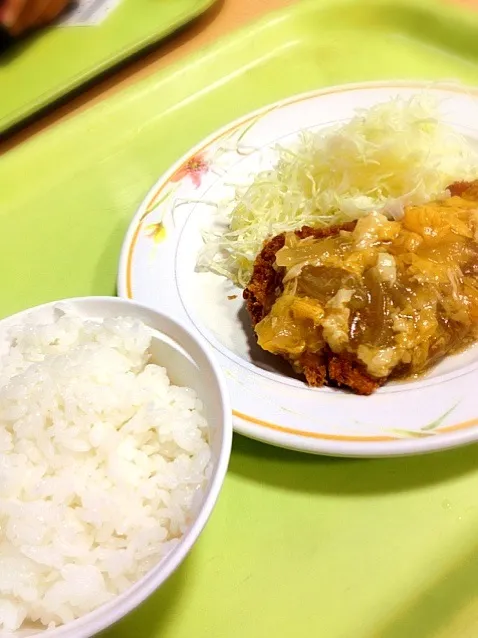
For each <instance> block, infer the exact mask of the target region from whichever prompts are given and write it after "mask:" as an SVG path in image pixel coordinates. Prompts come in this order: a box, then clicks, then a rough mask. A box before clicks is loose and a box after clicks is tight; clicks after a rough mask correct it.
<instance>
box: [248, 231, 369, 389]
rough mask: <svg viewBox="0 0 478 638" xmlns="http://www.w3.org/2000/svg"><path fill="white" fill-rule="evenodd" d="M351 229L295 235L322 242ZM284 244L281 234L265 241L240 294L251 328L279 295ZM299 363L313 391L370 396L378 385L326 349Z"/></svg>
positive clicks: (305, 356)
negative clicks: (321, 389)
mask: <svg viewBox="0 0 478 638" xmlns="http://www.w3.org/2000/svg"><path fill="white" fill-rule="evenodd" d="M354 228H355V222H349V223H347V224H342V225H341V226H331V227H330V228H312V227H310V226H303V227H302V228H301V229H300V230H297V231H295V234H296V235H297V237H299V238H300V239H306V238H307V237H313V238H314V239H323V238H325V237H330V236H333V235H338V234H339V233H340V232H341V231H349V232H350V231H352V230H353V229H354ZM284 243H285V234H284V233H282V234H280V235H276V236H275V237H273V238H272V239H270V240H268V241H266V242H265V244H264V247H263V248H262V250H261V252H260V253H259V255H258V256H257V258H256V261H255V263H254V270H253V273H252V278H251V281H250V282H249V285H248V286H247V288H246V289H245V290H244V293H243V297H244V299H245V301H246V307H247V310H248V312H249V315H250V317H251V321H252V325H253V326H255V325H256V324H258V323H259V321H262V319H264V317H265V316H266V315H267V314H269V312H270V310H271V308H272V306H273V304H274V302H275V301H276V299H277V298H278V297H279V296H280V294H281V293H282V290H283V285H282V279H283V276H284V272H283V269H280V268H279V269H277V268H275V266H274V263H275V258H276V253H277V252H278V251H279V250H280V249H281V248H283V246H284ZM284 358H285V359H287V357H284ZM298 363H299V366H300V368H301V372H302V373H303V375H304V376H305V379H306V381H307V383H308V384H309V385H310V386H313V387H321V386H323V385H334V386H341V387H347V388H350V389H351V390H352V391H353V392H355V393H356V394H372V392H374V390H376V389H377V388H378V387H379V386H380V384H381V382H380V381H379V380H377V379H374V378H373V377H371V376H370V375H368V374H367V373H366V372H365V370H364V369H363V367H362V366H361V365H360V364H359V363H357V362H354V361H353V360H352V359H350V358H348V357H343V356H341V355H337V354H334V353H333V352H332V351H331V350H329V349H326V350H324V351H322V352H320V353H315V352H308V351H306V352H304V353H303V354H302V355H301V357H300V359H299V361H298Z"/></svg>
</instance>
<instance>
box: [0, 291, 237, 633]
mask: <svg viewBox="0 0 478 638" xmlns="http://www.w3.org/2000/svg"><path fill="white" fill-rule="evenodd" d="M94 302H99V303H101V302H105V303H109V304H112V305H116V306H118V308H127V307H128V306H129V307H130V308H132V310H133V314H132V316H134V308H137V309H139V310H142V311H145V312H146V313H150V314H152V315H153V316H156V317H157V318H158V319H159V322H160V323H162V324H166V325H167V324H169V325H170V326H171V327H174V328H175V329H178V330H179V333H183V335H185V336H186V337H187V338H189V339H190V340H191V341H192V342H193V343H194V344H195V346H196V347H197V348H198V349H199V351H200V352H201V354H202V355H203V356H204V358H205V360H206V362H207V364H208V365H209V367H210V371H211V372H212V374H213V378H214V380H215V382H216V384H217V390H218V391H219V396H220V397H221V412H222V415H221V416H222V419H221V420H222V440H221V446H220V450H219V455H218V459H217V463H216V464H215V465H214V467H213V471H212V477H211V479H210V481H209V483H208V485H207V490H206V494H205V498H204V500H203V502H202V504H201V506H200V508H199V510H198V513H197V516H196V518H195V519H194V521H193V522H192V523H191V525H190V526H189V529H188V530H187V532H186V533H185V534H184V535H183V537H182V538H181V539H180V541H179V543H178V544H177V546H176V547H174V548H173V549H172V550H171V551H170V552H169V553H168V554H167V555H166V556H165V557H164V558H163V559H162V560H160V561H159V563H157V564H156V565H155V566H154V567H152V568H151V569H150V570H149V571H148V572H147V573H146V574H145V575H144V576H143V577H142V578H141V579H140V580H138V581H137V582H135V583H133V585H131V587H129V588H128V589H126V590H125V591H124V592H122V593H121V594H119V595H117V596H115V597H114V598H113V599H112V600H110V601H109V602H107V603H105V604H104V605H101V606H100V607H98V608H97V609H94V610H93V611H91V612H88V613H87V614H85V615H83V616H80V617H79V618H77V619H75V620H73V621H71V622H68V623H66V624H64V625H59V626H58V627H55V628H54V629H51V630H48V636H51V638H65V637H66V636H68V638H90V636H93V635H95V634H96V633H98V632H100V631H102V630H104V629H106V628H107V627H110V626H112V625H113V624H115V623H116V622H117V621H119V620H120V619H121V618H123V617H124V616H126V615H127V614H128V613H129V612H131V611H132V610H133V609H135V608H136V607H138V606H139V605H140V604H141V603H142V602H144V601H145V600H146V598H148V597H149V596H150V595H151V594H152V593H153V592H154V591H155V590H156V589H158V588H159V587H160V586H161V585H162V584H163V583H164V582H165V581H166V580H167V579H168V578H169V577H170V576H171V574H172V573H173V572H174V571H175V570H176V569H177V568H178V567H179V565H180V564H181V563H182V562H183V560H184V559H185V558H186V556H187V555H188V553H189V552H190V550H191V548H192V547H193V545H194V543H195V542H196V541H197V539H198V538H199V536H200V534H201V533H202V531H203V529H204V527H205V525H206V523H207V521H208V519H209V517H210V516H211V513H212V510H213V509H214V507H215V504H216V502H217V499H218V497H219V493H220V491H221V488H222V485H223V483H224V479H225V476H226V473H227V468H228V465H229V458H230V455H231V448H232V433H233V429H232V408H231V402H230V397H229V391H228V389H227V384H226V380H225V377H224V373H223V372H222V370H221V368H220V367H219V365H218V363H216V361H215V359H214V357H213V356H212V355H211V354H210V350H211V348H210V347H209V346H208V344H207V342H206V341H205V340H204V339H203V338H202V337H201V336H200V335H197V334H194V333H192V332H191V331H190V330H189V329H188V328H186V327H185V326H184V325H183V324H182V322H180V321H177V320H176V319H172V318H171V317H169V316H168V315H166V314H163V313H161V312H159V311H158V310H156V309H154V308H152V307H150V306H147V305H145V304H141V303H138V302H136V301H133V300H130V299H124V298H121V297H114V296H105V295H98V296H96V295H90V296H83V297H69V298H64V299H58V300H54V301H49V302H46V303H43V304H39V305H37V306H32V307H30V308H26V309H24V310H20V311H18V312H16V313H14V314H12V315H8V316H6V317H2V318H1V319H0V329H1V328H3V327H4V326H5V325H7V324H10V323H12V324H13V323H14V321H15V319H17V318H18V319H20V318H22V317H25V316H27V315H29V314H30V313H33V312H36V311H41V310H43V309H48V308H49V307H55V306H57V305H60V304H68V303H72V304H73V303H79V304H81V303H87V304H88V303H94ZM99 314H100V315H101V313H99ZM142 320H143V322H144V323H146V324H147V322H146V321H144V319H142ZM150 327H151V326H150ZM155 330H157V332H162V330H161V329H157V328H155ZM184 349H185V351H186V352H187V351H188V348H187V347H186V348H184ZM44 631H45V629H40V630H39V632H37V633H35V634H31V636H32V638H33V636H36V635H38V636H41V635H43V632H44ZM3 635H5V636H7V635H8V636H9V637H10V638H15V636H17V635H19V634H18V633H17V632H13V633H10V634H7V633H5V632H0V638H2V636H3Z"/></svg>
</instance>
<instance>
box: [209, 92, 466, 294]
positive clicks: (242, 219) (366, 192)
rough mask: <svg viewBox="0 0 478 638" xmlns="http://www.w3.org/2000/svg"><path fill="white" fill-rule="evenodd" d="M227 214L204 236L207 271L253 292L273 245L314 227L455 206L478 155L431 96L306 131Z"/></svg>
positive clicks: (239, 190)
mask: <svg viewBox="0 0 478 638" xmlns="http://www.w3.org/2000/svg"><path fill="white" fill-rule="evenodd" d="M277 153H278V158H279V159H278V161H277V163H276V165H275V166H274V167H273V168H272V169H271V170H266V171H263V172H261V173H259V174H257V175H256V176H255V178H254V181H253V182H252V184H251V185H249V186H247V187H243V186H242V187H239V186H238V187H236V189H235V197H234V202H233V206H232V207H231V202H229V205H228V204H227V203H226V204H224V205H223V206H222V207H220V209H219V217H221V216H222V222H223V228H222V229H221V230H218V229H217V228H216V229H214V230H209V231H208V232H205V233H204V241H205V247H204V250H203V252H202V253H201V255H200V257H199V260H198V268H199V270H208V271H212V272H214V273H217V274H220V275H224V276H225V277H227V278H228V279H231V280H232V281H233V282H234V283H235V284H237V285H239V286H241V287H245V286H246V285H247V284H248V282H249V280H250V277H251V274H252V267H253V263H254V259H255V257H256V255H257V254H258V252H259V251H260V250H261V247H262V244H263V242H264V240H265V239H267V238H268V237H271V236H273V235H276V234H278V233H281V232H283V231H290V230H294V229H297V228H300V227H301V226H303V225H305V224H307V225H312V226H317V225H324V226H328V225H332V224H341V223H344V222H346V221H351V220H354V219H358V218H360V217H362V216H364V215H366V214H368V213H369V212H371V211H380V212H382V213H384V214H386V215H387V216H388V217H391V218H395V219H398V218H400V216H401V215H402V214H403V208H404V206H406V205H408V204H422V203H425V202H427V201H430V200H435V199H440V198H444V197H447V196H448V195H449V193H447V191H446V187H447V186H448V185H449V184H451V183H452V182H454V181H457V180H468V179H475V178H476V177H477V176H478V155H477V153H476V151H475V150H473V149H472V148H471V146H470V145H469V143H468V142H467V140H466V139H465V138H464V137H463V136H462V135H460V134H459V133H457V132H456V131H455V130H453V129H452V127H451V126H448V125H447V124H445V123H443V122H441V121H440V115H439V108H438V103H437V102H436V101H435V100H434V99H432V98H431V97H430V96H429V95H418V96H415V97H413V98H411V99H408V100H406V99H403V98H395V99H393V100H391V101H388V102H384V103H381V104H378V105H376V106H373V107H372V108H370V109H367V110H360V111H359V110H358V111H357V112H356V115H355V117H354V118H353V119H351V120H350V121H348V122H347V123H345V124H342V125H338V126H337V125H336V126H332V127H328V128H326V129H322V130H320V131H318V132H313V133H312V132H310V131H309V132H307V131H305V132H303V133H301V135H300V139H299V140H298V142H297V144H296V145H295V146H294V147H293V148H281V147H278V148H277Z"/></svg>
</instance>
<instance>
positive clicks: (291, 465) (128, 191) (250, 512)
mask: <svg viewBox="0 0 478 638" xmlns="http://www.w3.org/2000/svg"><path fill="white" fill-rule="evenodd" d="M397 78H405V79H406V78H412V79H417V78H428V79H438V78H441V79H443V78H447V79H454V78H456V79H461V80H463V81H466V82H469V83H476V84H478V16H476V15H474V14H473V13H472V12H467V11H465V10H461V9H457V8H454V7H451V6H445V5H441V4H436V3H435V4H434V3H432V2H431V0H420V1H418V0H417V2H416V3H415V4H408V3H407V4H404V3H402V2H399V1H397V0H381V1H376V2H373V1H370V0H350V1H349V2H344V1H340V2H339V1H338V0H336V1H335V2H333V1H330V0H316V1H313V2H310V1H307V2H303V3H301V4H299V5H297V6H294V7H292V8H289V9H288V10H286V11H282V12H280V13H277V14H274V15H271V16H269V17H268V18H267V19H265V20H263V21H261V22H260V23H258V24H256V25H254V26H252V27H249V28H248V29H246V30H243V31H241V32H239V33H237V34H235V35H233V36H232V37H229V38H228V39H226V40H224V41H222V42H219V43H218V44H217V45H215V46H214V47H212V48H210V49H207V50H204V51H203V52H201V53H200V54H199V55H196V56H195V57H193V58H190V59H187V60H186V61H183V62H181V63H180V64H178V65H176V66H173V67H171V68H169V69H167V70H165V71H163V72H161V73H160V74H158V75H155V76H152V77H150V78H148V79H146V80H145V81H142V82H141V83H138V84H137V85H135V86H132V87H130V88H129V89H127V90H126V91H123V92H121V93H119V94H117V95H114V96H113V97H111V98H109V99H108V100H105V101H104V102H102V103H100V104H98V105H96V106H94V107H92V108H91V109H89V110H87V111H85V112H83V113H81V114H79V115H78V116H76V117H73V118H71V119H69V120H67V121H65V122H64V123H61V124H59V125H58V126H56V127H54V128H52V129H50V130H48V131H46V132H44V133H42V134H40V135H38V136H37V137H35V138H33V139H31V140H30V141H29V142H27V143H25V144H23V145H21V146H20V147H17V148H16V149H15V150H13V151H11V152H9V153H7V154H6V155H4V156H3V158H0V185H1V186H0V230H1V232H0V272H1V273H2V294H1V298H0V315H5V314H7V313H12V312H14V311H16V310H20V309H21V308H24V307H26V306H30V305H33V304H37V303H40V302H43V301H46V300H49V299H53V298H59V297H65V296H75V295H83V294H87V295H88V294H112V293H114V291H115V277H116V269H117V263H118V256H119V251H120V246H121V243H122V240H123V236H124V233H125V231H126V228H127V226H128V223H129V221H130V219H131V217H132V215H133V213H134V211H135V209H136V207H137V206H138V204H139V203H140V201H141V200H142V198H143V197H144V195H145V193H146V191H147V190H148V188H149V187H150V186H151V185H152V184H153V182H154V181H155V180H156V178H157V177H158V175H160V174H161V172H162V171H164V170H165V169H166V168H167V167H168V166H169V165H171V163H172V162H174V161H175V160H176V159H178V158H179V157H180V156H181V155H182V154H183V153H184V152H185V151H186V150H188V148H190V147H191V146H192V145H194V144H196V143H197V142H199V141H200V140H201V139H202V138H203V137H204V136H205V135H208V134H209V133H211V132H212V131H214V130H215V129H217V128H218V127H220V126H222V125H223V124H225V123H227V122H228V121H230V120H233V119H234V118H236V117H238V116H240V115H242V114H244V113H246V112H248V111H250V110H252V109H255V108H258V107H260V106H262V105H265V104H267V103H269V102H272V101H275V100H278V99H280V98H283V97H285V96H287V95H290V94H292V93H295V92H300V91H305V90H309V89H314V88H317V87H320V86H325V85H331V84H336V83H341V82H349V81H360V80H379V79H397ZM477 117H478V112H477ZM477 494H478V447H477V446H471V447H468V448H463V449H459V450H454V451H451V452H447V453H440V454H434V455H431V456H426V457H415V458H403V459H390V460H345V459H330V458H321V457H312V456H307V455H301V454H296V453H292V452H286V451H282V450H279V449H275V448H272V447H267V446H265V445H262V444H260V443H256V442H254V441H248V440H246V439H244V438H242V437H240V436H236V437H235V441H234V448H233V454H232V459H231V465H230V470H229V473H228V476H227V479H226V482H225V486H224V490H223V492H222V495H221V498H220V500H219V503H218V506H217V509H216V510H215V512H214V514H213V516H212V518H211V521H210V523H209V525H208V527H207V528H206V531H205V533H204V534H203V536H202V537H201V539H200V541H199V543H198V544H197V546H196V547H195V548H194V550H193V551H192V553H191V555H190V557H189V558H188V559H187V560H186V562H185V563H184V565H183V566H182V567H181V568H180V569H179V570H178V572H177V573H176V574H175V575H174V576H173V577H172V578H171V579H170V581H169V582H168V583H167V584H166V585H165V586H164V587H163V588H161V590H160V591H158V592H157V593H156V594H155V595H153V596H152V597H151V598H150V599H149V600H148V601H147V602H146V603H145V604H144V605H143V606H142V608H140V609H139V610H137V611H136V612H133V613H132V614H131V615H129V616H128V617H127V618H126V619H125V620H123V621H122V622H121V623H119V624H118V625H117V626H116V627H114V628H112V629H110V630H109V631H107V632H105V634H104V637H105V638H133V637H135V636H138V637H141V638H191V637H194V638H265V637H267V638H268V637H269V636H270V637H274V638H295V637H297V638H303V637H305V636H307V637H311V638H476V637H477V636H478V498H477Z"/></svg>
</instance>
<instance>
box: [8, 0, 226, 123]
mask: <svg viewBox="0 0 478 638" xmlns="http://www.w3.org/2000/svg"><path fill="white" fill-rule="evenodd" d="M214 2H215V0H122V2H121V4H120V5H119V7H118V8H116V9H115V10H114V11H113V12H112V13H111V14H110V15H109V16H108V17H107V18H106V20H105V21H104V22H102V23H101V24H99V25H96V26H79V27H62V26H59V27H55V26H53V27H50V28H48V29H45V30H43V31H40V32H38V34H34V35H32V36H30V37H28V38H26V39H25V40H22V41H20V42H19V43H18V44H17V45H15V46H14V47H13V48H11V49H10V50H9V51H7V52H6V53H4V54H2V55H0V134H1V133H2V132H3V131H5V130H7V129H9V128H11V127H12V126H14V125H15V124H18V122H20V121H21V120H23V119H25V118H27V117H29V116H30V115H32V114H33V113H35V112H36V111H38V110H40V109H42V108H44V107H45V106H47V105H48V104H50V103H52V102H54V101H55V100H57V99H59V98H61V97H62V96H64V95H65V94H67V93H68V92H70V91H72V90H73V89H75V88H77V87H78V86H80V85H81V84H83V83H85V82H87V81H88V80H91V79H92V78H93V77H95V76H97V75H99V74H100V73H102V72H104V71H105V70H106V69H108V68H110V67H112V66H114V65H116V64H118V63H119V62H121V61H123V60H125V59H126V58H128V57H130V56H132V55H134V54H135V53H137V52H138V51H140V50H141V49H143V48H145V47H148V46H150V45H151V44H153V43H154V42H157V41H158V40H161V39H163V38H165V37H166V36H167V35H169V34H170V33H172V32H173V31H175V30H176V29H178V28H179V27H180V26H182V25H184V24H186V23H187V22H190V21H191V20H193V19H194V18H195V17H197V16H198V15H199V14H201V13H203V12H204V11H205V10H206V9H207V8H208V7H209V6H211V5H212V4H213V3H214Z"/></svg>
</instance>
